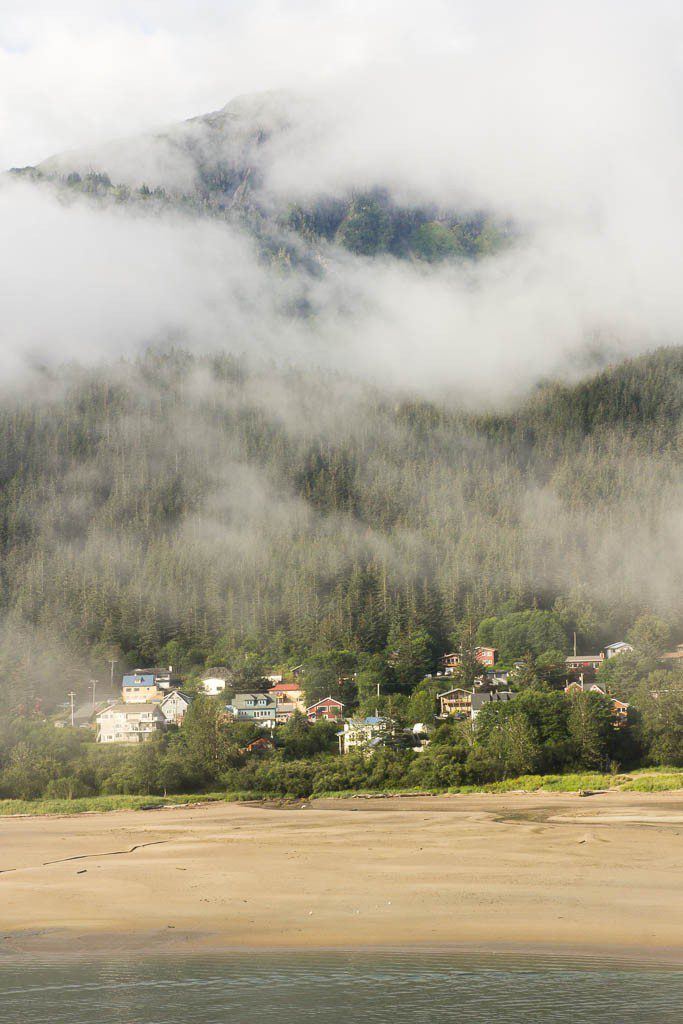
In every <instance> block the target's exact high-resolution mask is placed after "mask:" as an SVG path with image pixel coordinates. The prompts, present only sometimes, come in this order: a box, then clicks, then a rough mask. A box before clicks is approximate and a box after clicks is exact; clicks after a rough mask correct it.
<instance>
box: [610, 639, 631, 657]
mask: <svg viewBox="0 0 683 1024" xmlns="http://www.w3.org/2000/svg"><path fill="white" fill-rule="evenodd" d="M632 650H633V647H632V646H631V644H627V643H625V642H624V641H623V640H617V641H616V642H615V643H613V644H608V646H607V647H605V654H606V655H607V657H608V658H613V657H614V655H615V654H627V653H629V652H630V651H632Z"/></svg>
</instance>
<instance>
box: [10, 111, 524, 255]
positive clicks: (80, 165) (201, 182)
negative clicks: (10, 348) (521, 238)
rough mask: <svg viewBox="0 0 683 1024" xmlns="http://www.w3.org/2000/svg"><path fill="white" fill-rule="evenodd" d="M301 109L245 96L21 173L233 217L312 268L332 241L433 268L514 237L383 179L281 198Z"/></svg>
mask: <svg viewBox="0 0 683 1024" xmlns="http://www.w3.org/2000/svg"><path fill="white" fill-rule="evenodd" d="M296 116H297V106H296V103H293V104H292V99H291V98H289V97H286V96H281V95H279V94H264V95H255V96H247V97H241V98H239V99H237V100H233V101H232V102H231V103H229V104H227V105H226V106H225V107H224V108H223V109H222V110H219V111H216V112H214V113H211V114H206V115H204V116H201V117H195V118H192V119H191V120H189V121H186V122H184V123H182V124H180V125H174V126H171V127H169V128H168V129H166V130H164V131H161V132H158V133H156V134H152V135H149V136H142V137H139V138H133V139H127V140H120V141H118V142H112V143H109V144H106V145H101V146H99V147H97V148H96V149H95V150H93V151H82V152H81V151H76V152H72V153H65V154H61V155H59V156H57V157H53V158H52V159H50V160H47V161H45V162H44V163H42V164H40V165H39V166H38V167H24V168H15V169H14V170H13V172H12V173H13V175H14V176H15V177H18V178H24V179H27V180H30V181H34V182H36V183H42V184H44V185H48V186H51V187H54V188H57V189H58V190H59V192H60V194H61V195H62V197H63V198H65V199H67V200H69V199H70V200H74V199H76V198H80V197H87V198H89V199H90V200H92V201H95V202H98V203H100V204H113V205H125V206H126V207H131V208H134V209H135V208H138V209H141V210H143V211H144V212H146V213H161V212H168V211H178V212H182V213H185V214H188V215H190V216H194V217H196V216H202V217H207V216H208V217H212V218H215V219H219V220H225V221H227V222H228V223H230V224H233V225H236V226H238V227H240V228H242V229H246V230H247V231H248V232H249V233H250V234H251V235H252V236H254V237H255V238H256V239H257V241H258V242H259V243H260V245H261V247H262V249H263V251H264V252H265V253H267V254H269V255H270V256H272V257H274V256H277V255H278V254H279V255H280V256H282V254H283V250H284V252H285V253H286V255H287V257H288V258H289V259H290V260H294V261H297V262H299V263H303V264H305V265H308V267H309V269H315V258H316V257H319V256H320V254H321V253H323V252H326V251H327V250H328V248H329V246H330V245H335V244H336V245H339V246H340V247H341V248H343V249H346V250H348V251H350V252H352V253H354V254H355V255H359V256H378V255H389V256H394V257H397V258H401V259H414V260H418V261H423V262H425V263H436V262H441V261H443V260H458V261H460V260H469V259H476V258H478V257H481V256H486V255H489V254H490V253H492V252H495V251H498V250H499V249H500V248H501V247H503V246H504V245H505V244H506V242H507V240H508V239H509V238H510V236H511V226H510V224H507V223H502V222H497V221H495V220H494V219H493V218H492V217H491V216H489V215H487V214H486V212H485V211H480V210H474V211H471V210H465V211H458V210H444V209H442V208H440V207H439V206H438V205H437V204H425V203H424V201H421V202H418V201H414V202H412V203H410V202H408V201H407V200H406V199H405V198H404V199H402V200H401V199H396V198H394V196H393V195H392V194H391V191H390V190H389V189H387V188H386V187H385V186H384V184H383V183H382V182H375V183H372V182H371V183H369V184H368V185H367V186H366V187H364V188H360V189H353V190H347V189H343V190H341V191H340V192H338V193H334V194H317V193H316V194H312V195H308V194H301V195H294V196H288V195H287V193H286V192H284V193H283V192H282V191H277V193H274V192H273V190H272V188H271V187H270V185H271V174H272V171H273V167H274V166H275V165H276V164H277V162H278V160H279V159H282V156H283V152H286V147H287V146H288V145H296V144H297V143H296V131H297V123H296ZM293 191H294V192H298V191H299V190H298V189H294V190H293ZM312 261H313V262H312ZM317 269H318V270H319V269H320V268H319V266H318V268H317Z"/></svg>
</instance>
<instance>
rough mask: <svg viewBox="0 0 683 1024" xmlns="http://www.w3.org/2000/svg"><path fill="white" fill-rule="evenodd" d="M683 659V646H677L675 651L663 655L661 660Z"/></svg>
mask: <svg viewBox="0 0 683 1024" xmlns="http://www.w3.org/2000/svg"><path fill="white" fill-rule="evenodd" d="M681 658H683V644H676V650H675V651H667V652H666V654H663V655H662V656H661V658H660V659H659V660H660V661H680V659H681Z"/></svg>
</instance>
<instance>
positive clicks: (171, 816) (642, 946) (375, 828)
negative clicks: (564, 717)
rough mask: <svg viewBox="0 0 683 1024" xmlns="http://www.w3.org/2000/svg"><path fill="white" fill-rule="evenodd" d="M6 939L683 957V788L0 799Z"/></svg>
mask: <svg viewBox="0 0 683 1024" xmlns="http://www.w3.org/2000/svg"><path fill="white" fill-rule="evenodd" d="M0 928H1V929H2V932H1V934H0V951H2V952H4V953H5V954H7V955H11V954H12V953H14V952H21V951H32V952H44V953H46V954H47V953H62V952H63V953H71V952H75V953H78V954H79V955H84V954H85V953H86V952H87V953H93V954H96V953H113V952H124V951H125V952H133V953H140V954H142V953H151V954H156V953H167V952H168V951H170V950H180V949H182V950H183V952H195V951H196V952H201V951H208V950H211V951H218V950H221V949H266V948H269V949H272V948H295V949H296V948H299V949H307V948H321V947H325V948H339V947H344V948H347V947H365V946H414V945H418V944H420V945H441V944H444V943H446V944H450V945H454V946H459V947H464V948H471V949H474V948H482V949H496V948H501V949H502V948H521V947H525V948H529V949H532V948H533V949H543V950H546V951H550V952H552V951H557V952H558V953H559V952H562V951H563V950H574V951H579V952H582V953H585V954H590V953H591V951H596V952H598V951H603V952H606V951H607V952H609V953H610V954H612V955H625V956H628V955H638V956H644V957H648V958H651V957H657V956H661V957H662V958H666V959H674V960H683V796H681V795H680V794H676V793H670V794H642V795H641V794H626V793H606V794H600V795H596V796H592V797H590V798H589V799H581V798H579V797H578V796H575V795H570V794H523V795H516V794H506V795H504V796H499V795H473V796H445V797H415V798H408V799H406V798H402V799H399V798H392V799H385V800H363V799H359V800H344V801H332V800H329V801H318V802H313V803H311V804H307V805H305V806H303V807H299V808H292V809H279V808H274V807H264V806H255V805H245V804H213V805H205V806H201V807H192V808H179V809H164V810H157V811H142V812H141V811H121V812H114V813H109V814H88V815H80V816H74V817H36V818H0Z"/></svg>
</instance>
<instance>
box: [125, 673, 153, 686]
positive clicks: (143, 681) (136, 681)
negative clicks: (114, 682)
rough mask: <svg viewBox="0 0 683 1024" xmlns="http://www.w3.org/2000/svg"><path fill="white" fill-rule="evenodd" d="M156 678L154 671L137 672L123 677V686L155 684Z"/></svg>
mask: <svg viewBox="0 0 683 1024" xmlns="http://www.w3.org/2000/svg"><path fill="white" fill-rule="evenodd" d="M155 683H156V679H155V677H154V674H153V673H152V672H135V673H133V674H132V675H127V676H124V677H123V683H122V684H121V685H122V686H154V685H155Z"/></svg>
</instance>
